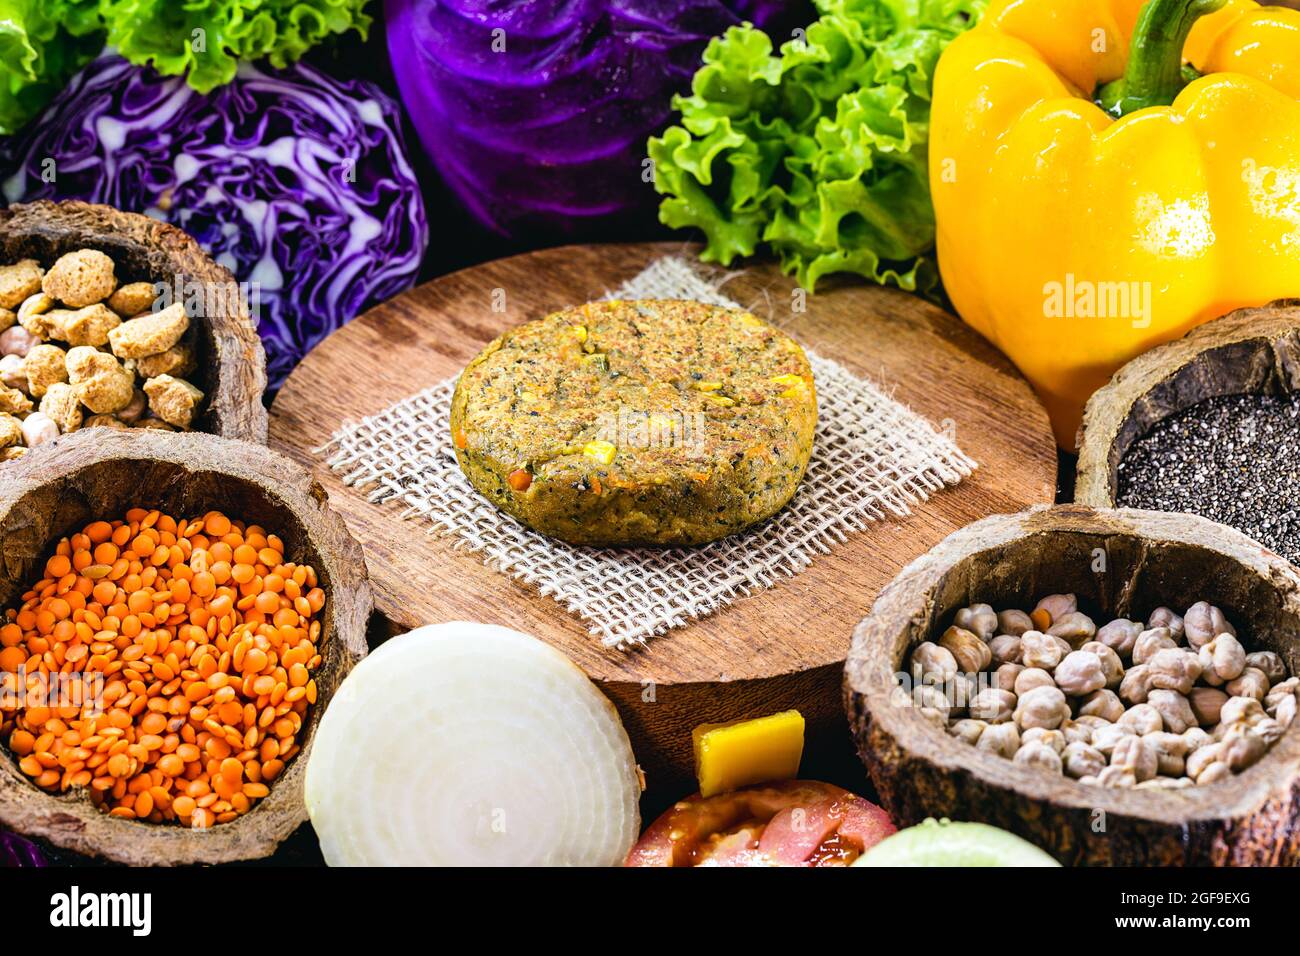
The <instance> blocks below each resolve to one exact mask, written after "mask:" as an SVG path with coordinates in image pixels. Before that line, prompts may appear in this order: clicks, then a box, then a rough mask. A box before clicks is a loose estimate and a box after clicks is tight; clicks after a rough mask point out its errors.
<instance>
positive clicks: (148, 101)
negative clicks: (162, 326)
mask: <svg viewBox="0 0 1300 956" xmlns="http://www.w3.org/2000/svg"><path fill="white" fill-rule="evenodd" d="M5 152H6V156H5V160H6V161H7V162H6V164H5V166H4V168H5V169H6V170H8V172H6V174H5V175H6V178H5V179H4V182H3V189H4V195H5V198H6V199H7V200H8V201H10V202H19V201H26V200H32V199H85V200H88V201H91V202H101V203H107V204H109V205H111V206H116V207H118V208H119V209H124V210H128V211H132V212H143V213H146V214H148V215H151V216H154V217H156V218H159V219H163V220H165V221H167V222H170V223H172V224H173V225H176V226H178V227H180V228H181V229H184V230H185V231H186V232H188V233H189V234H190V235H192V236H193V237H194V238H195V239H197V240H198V241H199V243H200V244H201V245H202V246H203V247H204V248H205V249H206V250H207V251H208V252H209V253H210V254H211V255H212V257H213V258H214V259H216V260H217V261H218V262H220V263H221V264H222V265H224V266H226V267H227V268H229V269H230V271H231V272H233V273H234V274H235V275H236V277H237V278H238V279H239V280H240V281H241V282H248V283H250V287H249V297H250V300H251V302H252V304H253V305H254V306H255V315H256V317H257V319H258V330H259V332H260V333H261V336H262V339H263V341H264V342H265V344H266V350H267V365H268V369H267V371H268V376H269V379H270V385H271V387H272V388H278V387H279V385H280V384H281V383H282V382H283V380H284V378H285V376H286V375H287V374H288V373H289V371H290V370H291V369H292V368H293V366H294V364H295V363H296V362H297V361H298V360H299V359H300V358H301V357H302V356H303V354H304V353H305V352H306V351H307V350H308V349H310V348H311V347H312V346H313V345H315V344H316V343H317V342H319V341H320V340H321V339H322V338H324V337H325V336H326V335H328V334H329V333H330V332H331V331H333V330H334V329H336V328H337V327H338V326H340V325H342V324H343V323H344V322H347V321H348V320H349V319H351V318H353V317H354V316H356V315H357V314H358V313H360V312H362V311H364V310H365V309H367V308H369V307H370V306H372V305H375V304H377V303H379V302H382V301H383V300H385V299H388V298H390V297H392V296H393V295H396V294H397V293H399V292H401V291H403V290H405V289H407V288H409V287H410V286H411V284H412V283H413V281H414V280H415V278H416V275H417V273H418V271H419V268H420V262H421V259H422V258H423V255H424V251H425V247H426V245H427V243H428V227H427V223H426V220H425V212H424V204H423V200H422V198H421V194H420V189H419V185H418V183H417V182H416V178H415V174H414V172H413V171H412V168H411V165H410V163H409V162H408V160H407V155H406V150H405V147H404V144H403V142H402V133H401V121H400V113H399V110H398V107H397V104H396V103H395V102H393V101H392V100H391V99H390V98H389V97H388V96H386V95H385V94H384V93H383V91H381V90H380V89H379V88H378V87H376V86H374V85H373V84H371V83H368V82H364V81H360V80H337V79H333V78H331V77H329V76H327V75H325V74H324V73H321V72H320V71H318V70H316V69H313V68H312V67H311V66H308V65H307V64H304V63H299V64H296V65H294V66H292V67H289V68H287V69H283V70H273V69H269V68H268V69H262V68H259V67H254V66H252V65H250V64H247V63H245V64H241V66H240V67H239V72H238V74H237V76H236V78H235V80H234V81H233V82H232V83H230V84H229V85H228V86H225V87H221V88H219V89H217V90H215V91H213V92H212V93H209V94H201V93H197V92H195V91H194V90H192V89H191V88H190V87H188V86H186V85H185V81H184V79H183V78H181V77H162V76H159V75H158V74H157V73H155V72H154V71H153V70H151V69H148V68H141V67H136V66H132V65H131V64H130V63H127V62H126V61H125V60H123V59H121V58H120V57H117V56H113V55H106V56H104V57H101V58H100V59H98V60H96V61H95V62H94V63H92V64H90V66H88V67H87V68H86V69H85V70H84V71H82V72H81V73H80V74H78V75H77V76H76V77H75V78H74V79H73V80H72V82H71V83H70V84H69V86H68V87H67V89H66V90H64V91H63V93H62V94H60V95H59V97H58V98H57V99H56V100H55V101H54V102H53V103H52V104H51V105H50V106H49V107H48V108H47V109H46V111H45V113H44V114H43V115H42V116H40V117H39V118H38V119H36V120H35V121H34V122H32V123H31V124H30V125H29V126H28V128H27V130H26V131H25V132H24V133H23V135H22V136H21V137H16V138H14V140H13V141H11V142H10V143H9V144H8V145H7V147H6V150H5ZM51 160H52V162H50V161H51ZM252 284H255V285H252Z"/></svg>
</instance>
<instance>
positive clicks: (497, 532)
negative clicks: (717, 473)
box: [319, 257, 976, 649]
mask: <svg viewBox="0 0 1300 956" xmlns="http://www.w3.org/2000/svg"><path fill="white" fill-rule="evenodd" d="M610 297H611V298H617V299H694V300H697V301H700V302H707V303H711V304H715V305H720V306H726V307H730V308H737V307H739V306H738V304H737V303H736V302H733V301H732V300H730V299H728V298H727V297H726V296H724V295H722V294H721V292H720V291H719V288H718V286H716V285H715V284H713V283H711V282H709V281H708V280H706V279H704V278H703V277H701V276H700V275H699V274H698V273H697V272H696V271H695V269H694V268H693V267H692V266H691V265H690V263H688V262H687V261H685V260H684V259H681V258H677V257H671V258H664V259H660V260H658V261H656V262H654V263H652V264H651V265H650V266H649V267H647V268H646V269H645V270H644V271H643V272H642V273H641V274H640V275H638V276H636V277H635V278H634V279H632V280H631V281H629V282H628V283H626V284H625V285H624V286H622V287H621V288H619V289H618V290H616V291H614V292H613V293H611V294H610ZM808 358H809V361H810V362H811V364H812V369H813V374H814V376H815V377H816V382H817V397H818V406H819V407H818V429H817V440H816V444H815V446H814V448H813V453H812V460H811V461H810V463H809V465H808V473H807V476H806V477H805V478H804V481H803V484H802V485H801V486H800V488H799V491H798V493H797V494H796V495H795V497H794V500H793V501H791V502H790V504H789V505H787V506H786V507H785V509H784V510H782V511H781V512H780V513H779V514H777V515H776V516H775V517H773V518H772V519H771V520H769V521H767V522H765V523H764V524H762V525H760V526H759V527H757V528H754V529H752V530H750V531H748V532H745V533H743V534H739V535H734V536H732V537H730V538H727V539H724V540H722V541H716V542H714V543H712V544H709V545H705V546H703V547H696V548H676V549H668V550H655V549H633V548H629V549H595V548H578V547H573V546H571V545H567V544H564V543H562V542H559V541H554V540H552V539H550V538H547V537H545V536H543V535H541V534H538V533H537V532H535V531H532V530H530V529H529V528H526V527H524V526H523V525H521V524H519V523H518V522H517V521H515V520H514V519H513V518H511V517H510V516H508V515H506V514H504V513H502V512H500V511H498V510H497V509H496V508H495V507H494V506H493V505H491V504H490V503H488V502H487V501H486V500H485V499H484V498H483V497H481V496H480V495H479V494H478V492H476V491H475V490H474V489H473V487H472V486H471V485H470V483H469V481H468V480H467V479H466V478H465V476H464V474H462V472H461V470H460V468H459V466H458V465H457V464H456V455H455V452H454V450H453V449H452V446H451V442H450V425H449V414H450V409H451V395H452V391H453V390H454V388H455V385H456V380H455V379H448V380H447V381H444V382H439V383H438V384H436V385H434V386H432V387H430V388H428V389H426V390H424V391H423V392H420V393H419V394H417V395H412V396H411V397H409V398H406V399H403V400H402V401H400V402H397V403H396V404H394V405H392V406H390V407H389V408H387V409H385V410H384V411H382V412H380V413H378V414H377V415H372V416H371V417H369V418H366V419H363V420H362V421H359V422H356V423H346V424H345V425H344V426H343V427H342V428H340V429H339V431H337V432H336V433H335V434H334V436H333V438H332V440H331V442H330V443H329V444H328V445H327V446H325V447H324V448H322V449H319V451H320V452H322V453H324V454H327V455H328V458H327V459H326V461H327V464H328V465H329V467H330V468H332V469H334V470H335V471H336V472H337V473H338V474H339V475H340V477H341V479H342V481H343V482H344V483H345V484H348V485H353V486H358V487H362V488H365V487H370V488H371V491H370V493H369V496H368V497H369V499H370V500H371V501H374V502H393V503H394V504H397V505H400V506H404V507H403V508H402V509H401V512H400V513H401V516H402V517H404V518H411V519H420V518H423V519H425V520H427V521H429V522H431V523H432V525H433V527H434V528H435V529H437V530H438V531H440V532H443V533H446V534H449V535H453V536H455V538H456V539H457V542H456V546H457V547H464V548H469V549H471V550H473V551H476V552H478V553H479V554H481V555H482V556H483V559H484V560H485V561H486V562H487V563H489V564H490V565H492V566H494V567H496V568H498V569H499V570H501V571H503V572H505V573H507V574H510V575H513V576H514V577H516V578H518V579H520V580H522V581H525V582H527V583H528V584H530V585H532V586H533V587H536V588H537V590H538V591H540V592H541V593H542V594H545V595H547V596H549V597H552V598H554V599H555V600H557V601H559V602H560V603H561V604H562V605H564V607H566V608H567V609H568V610H569V611H571V612H573V613H574V614H576V615H578V616H579V617H581V618H582V620H583V621H584V622H585V623H586V624H587V625H588V627H589V629H590V631H591V633H592V634H593V635H595V636H597V637H599V638H600V641H601V643H602V644H604V645H606V646H607V647H618V648H621V649H627V648H629V647H630V646H632V645H636V644H640V643H643V642H645V641H646V640H647V639H649V638H651V637H653V636H655V635H657V634H662V633H663V632H665V631H667V630H669V629H670V628H674V627H680V626H682V625H683V624H685V623H687V622H688V621H691V620H694V619H696V618H700V617H703V616H704V615H707V614H711V613H712V612H714V611H716V610H718V609H719V608H722V607H726V606H727V605H728V604H730V603H732V602H733V601H735V600H737V599H738V598H741V597H743V596H745V595H747V594H749V593H751V592H752V591H754V590H756V589H758V588H766V587H770V586H772V585H774V584H776V583H777V582H779V581H781V580H782V579H783V578H788V577H791V576H793V575H795V574H798V573H799V572H800V571H802V570H803V569H805V568H806V567H808V565H809V564H810V563H811V562H812V560H813V558H814V557H815V556H816V555H818V554H827V553H829V551H830V549H831V548H833V547H834V546H835V545H836V544H837V543H838V542H841V541H843V540H844V539H845V536H846V535H848V534H852V533H854V532H857V531H861V530H862V529H863V528H865V527H866V525H867V524H868V523H869V522H872V521H882V520H889V519H896V520H897V519H904V518H906V517H907V516H908V515H909V514H910V511H911V508H912V507H913V506H915V505H917V504H919V503H921V502H923V501H925V500H926V499H927V498H929V496H930V495H931V494H933V493H934V492H936V491H939V490H940V489H942V488H944V487H946V486H950V485H955V484H957V483H958V482H959V481H961V480H962V479H963V478H965V477H966V476H968V475H970V473H971V471H972V470H973V469H974V468H975V467H976V466H975V462H974V461H972V460H971V459H970V458H969V457H967V456H966V455H965V454H964V453H963V452H962V451H961V449H960V448H958V447H957V445H956V444H955V443H954V442H953V440H952V439H951V438H950V437H949V436H947V435H945V434H943V433H942V432H940V431H938V430H937V429H935V428H934V427H933V426H932V425H931V424H930V423H929V422H928V421H926V420H925V419H924V418H923V417H921V416H920V415H917V414H916V413H914V412H913V411H911V410H910V409H908V408H907V407H905V406H904V405H902V404H900V403H899V402H896V401H894V400H893V399H892V398H891V397H890V396H889V395H887V394H886V393H885V392H884V391H882V390H881V389H880V387H879V386H877V385H876V384H875V383H873V382H871V381H869V380H867V379H864V378H860V377H859V376H857V375H854V374H853V373H851V372H849V371H848V370H847V369H845V368H844V367H843V366H842V365H840V364H839V363H837V362H833V361H831V360H830V359H827V358H824V357H822V356H820V355H815V354H814V353H812V352H811V351H809V352H808Z"/></svg>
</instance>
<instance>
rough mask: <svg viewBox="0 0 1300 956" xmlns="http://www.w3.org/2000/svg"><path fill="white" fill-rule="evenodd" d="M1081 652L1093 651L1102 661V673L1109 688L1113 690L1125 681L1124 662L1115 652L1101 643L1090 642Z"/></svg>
mask: <svg viewBox="0 0 1300 956" xmlns="http://www.w3.org/2000/svg"><path fill="white" fill-rule="evenodd" d="M1079 650H1081V651H1091V652H1092V653H1093V654H1096V655H1097V657H1098V659H1100V661H1101V670H1102V673H1103V674H1105V675H1106V686H1107V687H1109V688H1112V689H1113V688H1115V687H1118V686H1119V682H1120V681H1121V680H1123V679H1124V662H1123V661H1122V660H1120V656H1119V655H1118V654H1116V653H1115V651H1114V650H1112V649H1111V648H1110V647H1109V646H1108V645H1106V644H1103V643H1102V642H1101V641H1089V642H1088V643H1087V644H1084V645H1083V647H1081V648H1079Z"/></svg>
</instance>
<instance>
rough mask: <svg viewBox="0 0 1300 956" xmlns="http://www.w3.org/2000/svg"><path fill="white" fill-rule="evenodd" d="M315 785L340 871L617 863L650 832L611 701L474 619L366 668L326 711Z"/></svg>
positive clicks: (550, 655) (516, 638)
mask: <svg viewBox="0 0 1300 956" xmlns="http://www.w3.org/2000/svg"><path fill="white" fill-rule="evenodd" d="M305 789H306V802H307V811H308V813H310V814H311V822H312V825H313V826H314V827H315V829H316V833H317V835H318V836H319V837H320V843H321V850H322V852H323V853H324V855H325V861H326V862H327V863H329V864H330V865H331V866H563V865H573V866H616V865H618V864H619V863H621V862H622V861H623V859H624V858H625V857H626V856H627V853H628V851H629V850H630V849H631V847H632V844H633V843H634V842H635V841H636V838H637V833H638V830H639V826H640V814H639V813H638V809H637V803H638V799H639V797H640V793H641V787H640V778H639V775H638V772H637V766H636V758H635V757H634V756H633V754H632V746H631V744H630V743H629V742H628V738H627V733H626V731H624V729H623V725H622V723H621V722H620V720H619V718H618V713H617V712H616V711H615V710H614V706H613V705H612V704H611V703H610V702H609V700H608V699H607V698H606V697H605V696H604V695H603V694H601V693H600V691H598V690H597V689H596V688H595V687H594V686H593V685H592V683H591V681H590V680H588V679H587V676H586V675H585V674H583V673H582V671H580V670H579V669H578V668H577V667H576V666H575V665H574V664H573V662H572V661H570V660H569V659H568V658H567V657H565V656H564V655H563V654H561V653H560V652H559V651H557V650H555V649H554V648H552V647H550V646H549V645H547V644H544V643H542V642H541V641H539V640H537V639H535V638H532V637H529V636H528V635H526V634H521V633H519V632H518V631H512V630H510V629H509V628H504V627H498V626H495V625H489V624H477V623H468V622H464V621H457V622H453V623H450V624H437V625H431V626H429V627H422V628H418V629H417V630H414V631H411V632H410V633H408V634H403V635H401V636H399V637H395V638H393V639H392V640H390V641H388V642H387V643H385V644H382V645H381V646H380V647H379V649H378V650H377V651H375V652H374V653H372V654H371V655H370V656H368V657H366V658H365V659H364V660H363V661H361V663H360V664H358V665H357V666H356V668H355V669H354V670H353V671H352V673H351V674H349V675H348V677H347V679H346V680H344V682H343V684H342V685H341V686H340V687H339V689H338V691H337V692H336V693H335V694H334V697H333V699H332V700H331V701H330V704H329V707H328V709H327V710H326V711H325V713H324V715H323V716H322V717H321V722H320V727H319V728H318V729H317V731H316V738H315V740H314V741H313V743H312V747H311V753H310V756H309V758H308V762H307V779H306V785H305Z"/></svg>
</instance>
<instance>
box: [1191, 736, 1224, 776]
mask: <svg viewBox="0 0 1300 956" xmlns="http://www.w3.org/2000/svg"><path fill="white" fill-rule="evenodd" d="M1222 753H1223V744H1219V743H1213V744H1206V745H1205V746H1203V747H1198V748H1197V749H1196V750H1193V751H1192V752H1191V753H1190V754H1189V755H1188V757H1187V776H1189V777H1191V778H1192V779H1193V780H1195V781H1196V782H1197V783H1200V782H1201V774H1203V773H1204V772H1205V770H1206V768H1208V767H1209V766H1211V765H1212V764H1215V763H1218V762H1219V756H1220V755H1221V754H1222ZM1221 766H1224V767H1226V766H1227V764H1221Z"/></svg>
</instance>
